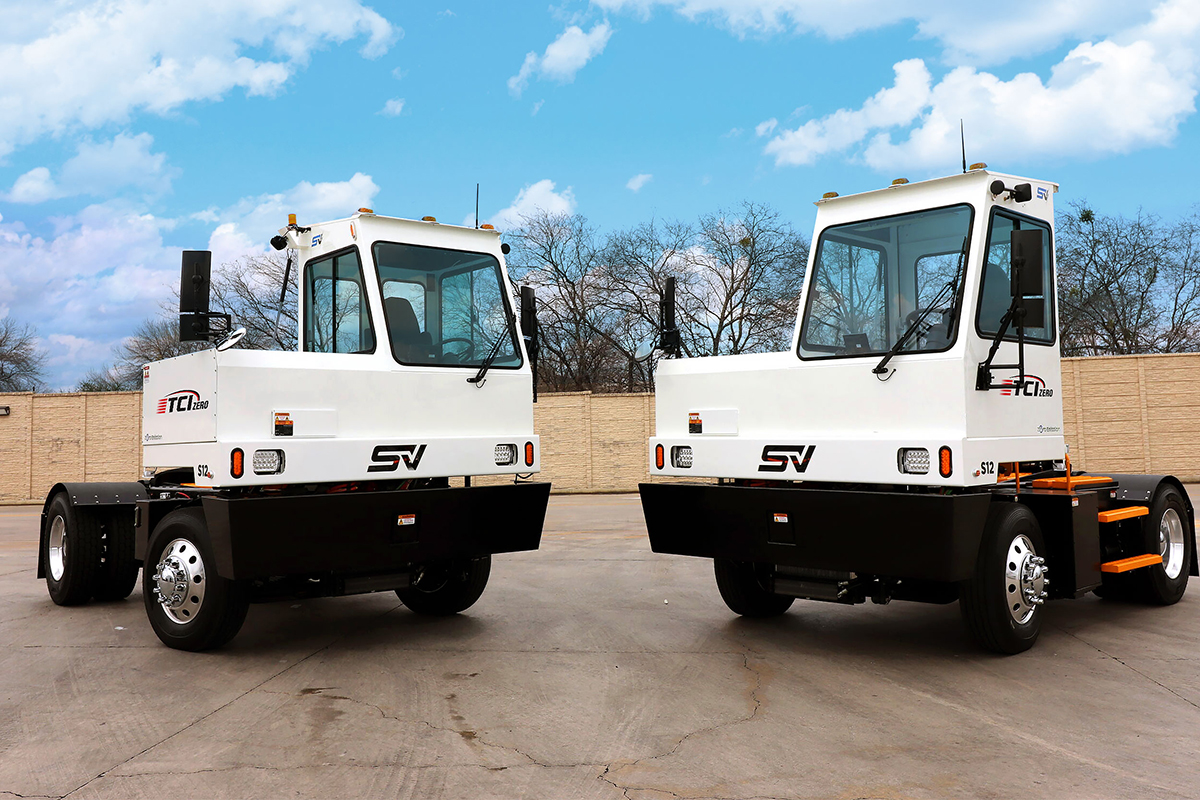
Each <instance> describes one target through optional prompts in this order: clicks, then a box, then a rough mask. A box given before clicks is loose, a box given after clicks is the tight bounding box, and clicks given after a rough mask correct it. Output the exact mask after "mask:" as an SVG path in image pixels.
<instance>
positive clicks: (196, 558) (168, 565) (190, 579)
mask: <svg viewBox="0 0 1200 800" xmlns="http://www.w3.org/2000/svg"><path fill="white" fill-rule="evenodd" d="M152 580H153V581H154V586H153V591H154V599H155V600H157V601H158V602H159V604H160V605H161V606H162V608H163V612H164V613H165V614H166V615H167V617H169V618H170V619H171V621H172V622H175V623H177V624H179V625H187V624H188V623H190V622H192V621H194V620H195V619H196V616H197V615H198V614H199V613H200V609H201V608H203V606H204V590H205V588H206V587H207V586H208V580H207V576H206V575H205V573H204V559H203V558H201V557H200V551H199V550H198V549H196V545H194V544H192V543H191V542H189V541H188V540H187V539H175V540H173V541H172V542H171V543H170V544H169V545H167V546H166V547H165V548H164V549H163V552H162V557H161V558H160V559H159V562H158V565H157V566H156V567H155V568H154V577H153V578H152Z"/></svg>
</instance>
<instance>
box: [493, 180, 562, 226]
mask: <svg viewBox="0 0 1200 800" xmlns="http://www.w3.org/2000/svg"><path fill="white" fill-rule="evenodd" d="M538 211H545V212H546V213H548V214H573V213H575V193H574V192H573V191H571V187H570V186H568V187H567V188H566V189H563V190H562V191H561V192H556V191H555V190H554V181H552V180H550V179H549V178H545V179H542V180H540V181H538V182H537V183H532V184H530V185H528V186H526V187H525V188H524V189H522V190H521V191H519V192H517V196H516V198H514V199H513V202H512V205H510V206H509V207H508V208H504V209H501V210H500V211H497V212H496V213H495V214H493V215H492V216H491V217H490V218H489V219H488V222H490V223H492V224H493V225H495V226H496V227H497V228H499V229H500V230H502V231H505V230H511V229H513V228H516V227H518V226H520V224H521V222H522V221H523V220H524V219H525V217H529V216H532V215H533V214H535V213H537V212H538Z"/></svg>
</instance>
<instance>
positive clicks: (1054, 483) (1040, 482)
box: [1033, 475, 1113, 489]
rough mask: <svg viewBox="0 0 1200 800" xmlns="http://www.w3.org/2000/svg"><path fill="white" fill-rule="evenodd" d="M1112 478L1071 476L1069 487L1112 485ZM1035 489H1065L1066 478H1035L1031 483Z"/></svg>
mask: <svg viewBox="0 0 1200 800" xmlns="http://www.w3.org/2000/svg"><path fill="white" fill-rule="evenodd" d="M1112 482H1113V479H1112V478H1105V477H1103V476H1101V475H1072V476H1071V486H1072V488H1074V487H1076V486H1091V485H1093V484H1097V483H1112ZM1033 488H1035V489H1065V488H1067V479H1066V477H1065V476H1064V477H1062V478H1037V479H1036V480H1034V482H1033Z"/></svg>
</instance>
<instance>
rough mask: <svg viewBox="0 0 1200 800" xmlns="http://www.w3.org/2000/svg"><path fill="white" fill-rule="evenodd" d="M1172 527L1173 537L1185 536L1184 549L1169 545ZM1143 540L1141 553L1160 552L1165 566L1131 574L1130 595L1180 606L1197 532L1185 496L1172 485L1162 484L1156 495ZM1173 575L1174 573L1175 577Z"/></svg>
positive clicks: (1149, 601) (1146, 519)
mask: <svg viewBox="0 0 1200 800" xmlns="http://www.w3.org/2000/svg"><path fill="white" fill-rule="evenodd" d="M1172 512H1173V513H1172ZM1172 521H1173V524H1172ZM1176 526H1177V527H1176ZM1172 527H1175V530H1174V534H1175V537H1174V538H1176V539H1178V538H1179V537H1182V539H1183V542H1182V543H1181V544H1182V547H1179V546H1176V547H1174V548H1172V547H1170V546H1169V544H1170V542H1171V539H1172V533H1171V528H1172ZM1142 538H1143V542H1144V544H1145V549H1144V550H1143V551H1142V552H1144V553H1161V554H1162V555H1163V563H1162V564H1155V565H1153V566H1150V567H1144V568H1142V569H1139V570H1134V571H1133V572H1132V573H1131V574H1130V575H1129V578H1130V588H1131V590H1132V592H1131V593H1132V594H1133V596H1135V597H1137V598H1138V599H1141V600H1144V601H1145V602H1148V603H1155V604H1157V605H1164V606H1169V605H1174V604H1175V603H1178V602H1179V599H1180V598H1181V597H1183V593H1184V591H1185V590H1186V589H1187V583H1188V573H1189V572H1190V570H1191V567H1192V551H1193V550H1195V548H1196V532H1195V530H1193V528H1192V516H1191V514H1189V513H1188V511H1187V504H1186V503H1184V501H1183V495H1181V494H1180V493H1179V490H1178V489H1176V488H1175V487H1174V486H1172V485H1171V484H1169V483H1164V484H1161V485H1160V486H1159V487H1158V491H1156V492H1155V493H1154V500H1153V501H1152V502H1151V503H1150V515H1149V516H1148V517H1145V518H1144V521H1143V523H1142ZM1178 544H1179V543H1177V545H1178ZM1172 572H1174V573H1175V575H1174V576H1173V577H1172V575H1171V573H1172Z"/></svg>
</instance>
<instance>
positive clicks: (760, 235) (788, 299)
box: [679, 201, 809, 356]
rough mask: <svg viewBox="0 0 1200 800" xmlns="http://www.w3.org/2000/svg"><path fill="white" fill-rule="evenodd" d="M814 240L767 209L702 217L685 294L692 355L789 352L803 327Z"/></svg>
mask: <svg viewBox="0 0 1200 800" xmlns="http://www.w3.org/2000/svg"><path fill="white" fill-rule="evenodd" d="M808 248H809V244H808V240H807V239H805V238H804V236H802V235H801V234H799V233H797V232H796V231H795V230H794V229H793V228H792V226H791V225H790V224H789V223H787V222H786V221H784V220H783V219H782V217H781V216H780V214H779V212H778V211H775V210H774V209H773V208H771V207H770V206H768V205H765V204H762V203H753V202H749V201H747V202H743V203H742V205H741V207H740V208H738V209H736V210H727V211H720V212H718V213H716V214H706V215H704V216H702V217H701V218H700V225H699V228H698V236H697V242H696V246H695V247H694V248H693V249H692V250H691V251H690V252H689V254H688V256H687V260H688V262H689V273H690V274H689V275H687V276H686V277H687V279H686V280H684V281H682V284H681V287H680V294H681V299H680V303H679V305H680V314H681V315H682V317H683V319H682V321H681V324H680V332H681V335H682V339H683V349H684V351H685V352H686V353H687V355H689V356H699V355H713V356H715V355H733V354H737V353H748V352H762V351H770V350H782V349H784V348H786V347H787V344H788V341H789V339H790V336H791V330H792V328H793V325H794V323H795V318H796V308H797V303H798V302H799V297H800V288H801V286H802V285H803V283H804V271H805V268H806V265H807V263H808Z"/></svg>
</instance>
